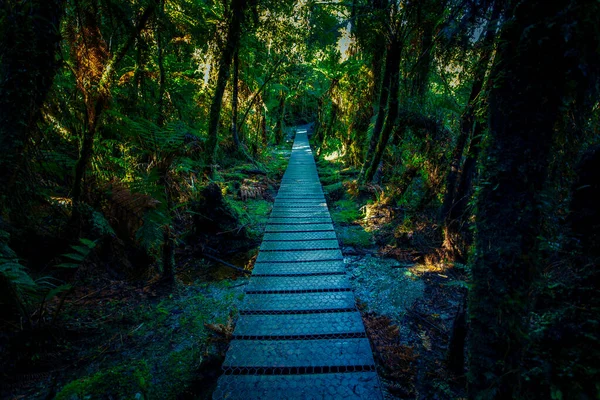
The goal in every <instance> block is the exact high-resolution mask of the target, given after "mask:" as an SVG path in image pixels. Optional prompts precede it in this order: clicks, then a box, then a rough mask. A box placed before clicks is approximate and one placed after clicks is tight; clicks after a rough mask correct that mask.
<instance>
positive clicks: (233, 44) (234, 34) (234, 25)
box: [207, 0, 248, 174]
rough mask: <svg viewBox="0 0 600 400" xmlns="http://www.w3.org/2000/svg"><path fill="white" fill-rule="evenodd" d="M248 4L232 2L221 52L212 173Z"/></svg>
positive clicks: (211, 128) (211, 134)
mask: <svg viewBox="0 0 600 400" xmlns="http://www.w3.org/2000/svg"><path fill="white" fill-rule="evenodd" d="M247 5H248V2H247V0H233V1H232V4H231V19H230V21H229V29H228V31H227V39H226V42H225V48H224V49H223V53H222V54H221V60H220V61H219V73H218V76H217V87H216V88H215V93H214V95H213V99H212V103H211V105H210V115H209V120H208V144H207V146H208V147H207V151H208V164H209V170H210V173H211V174H212V173H213V172H214V170H215V168H216V163H217V145H218V142H219V121H220V119H221V107H222V103H223V93H225V86H227V81H228V80H229V72H230V70H231V62H232V59H233V55H234V53H235V52H236V51H237V49H238V47H239V42H240V37H241V34H242V21H243V19H244V11H245V9H246V6H247Z"/></svg>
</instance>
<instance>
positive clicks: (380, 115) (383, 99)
mask: <svg viewBox="0 0 600 400" xmlns="http://www.w3.org/2000/svg"><path fill="white" fill-rule="evenodd" d="M395 58H398V59H399V58H400V55H399V54H396V49H394V48H393V46H392V44H391V43H390V44H389V45H388V47H387V52H386V57H385V69H384V72H383V80H382V82H381V91H380V95H379V106H378V109H377V119H376V120H375V126H373V132H372V133H371V139H370V140H369V148H368V149H367V154H366V155H365V159H364V161H363V166H362V168H361V170H360V174H359V175H358V180H359V181H363V182H364V181H368V179H366V178H365V175H366V172H367V169H368V168H369V166H370V165H371V160H372V159H373V154H375V150H376V149H377V143H379V138H380V136H381V129H382V128H383V121H384V120H385V114H386V111H387V107H386V106H387V103H388V98H389V97H390V96H389V93H390V82H391V80H392V75H393V64H394V59H395Z"/></svg>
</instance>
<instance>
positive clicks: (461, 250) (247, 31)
mask: <svg viewBox="0 0 600 400" xmlns="http://www.w3.org/2000/svg"><path fill="white" fill-rule="evenodd" d="M599 15H600V3H599V2H598V1H593V0H562V1H552V2H545V1H536V0H523V1H511V0H508V1H500V0H443V1H438V0H416V1H398V2H394V1H389V0H346V1H332V2H329V1H315V0H304V1H279V0H214V1H213V0H127V1H116V0H28V1H18V0H4V1H2V2H1V3H0V149H1V158H0V188H1V189H0V304H1V307H2V308H1V310H2V311H1V319H2V328H1V331H2V333H1V334H0V338H1V339H2V346H1V347H0V348H1V350H2V354H3V356H2V361H1V364H2V365H1V373H2V377H3V378H2V380H4V381H5V382H7V383H8V382H12V384H11V385H12V386H11V385H8V386H7V387H9V388H10V390H14V389H15V387H17V388H18V387H20V386H19V384H16V386H15V384H14V382H13V381H11V379H13V378H14V376H13V375H14V374H21V375H18V376H21V377H22V376H24V375H23V374H25V376H28V377H30V375H31V374H38V373H45V371H46V369H47V368H48V364H55V363H59V364H60V360H61V359H63V355H60V356H59V357H58V358H57V359H52V361H51V362H48V357H49V356H48V354H47V353H48V351H50V350H49V349H53V350H52V352H54V353H56V351H58V350H56V348H55V347H56V346H57V343H59V342H60V343H62V342H61V340H63V339H64V338H65V337H68V336H69V334H73V335H75V336H78V335H87V334H88V333H85V332H82V331H81V329H80V328H81V326H77V324H75V323H74V321H75V319H76V318H78V317H76V316H75V315H77V314H76V310H77V307H78V304H79V303H77V302H76V301H75V300H76V299H80V298H81V296H82V295H83V296H87V295H88V294H89V293H92V292H94V291H96V290H99V289H102V287H103V286H104V282H105V280H107V279H108V280H110V282H115V281H129V282H135V284H134V285H137V286H138V287H147V286H148V285H150V284H152V285H157V286H158V287H160V290H159V294H158V295H157V296H159V298H163V297H165V298H168V297H169V296H171V295H172V293H175V292H176V291H177V290H178V289H177V285H178V282H180V281H181V276H180V274H181V273H182V271H183V270H184V269H185V265H187V264H186V263H187V262H188V260H189V259H190V258H195V259H203V258H204V257H205V256H206V257H209V258H210V257H212V258H215V257H217V259H221V258H225V257H222V254H223V253H224V252H225V251H226V249H230V248H232V247H236V246H238V247H239V246H242V247H244V246H245V247H246V250H247V249H248V248H252V246H254V247H256V246H257V244H258V243H260V229H259V228H260V227H254V228H253V225H252V220H253V218H254V215H255V214H258V213H263V214H265V213H268V207H267V206H264V205H262V203H261V207H262V208H260V207H259V209H257V208H252V207H250V208H248V206H246V205H245V200H246V199H248V198H256V197H257V196H262V195H263V193H264V192H265V190H267V189H266V188H267V186H268V187H270V188H276V185H277V180H278V178H280V176H281V173H282V168H284V167H285V160H282V159H281V157H279V156H278V154H279V153H278V151H283V150H282V149H285V148H286V140H287V139H288V138H289V136H290V135H291V134H293V130H290V127H293V126H297V125H306V124H311V125H308V127H309V129H310V130H311V132H312V139H311V143H312V146H313V150H314V152H315V154H316V156H317V157H318V159H319V160H320V161H319V165H320V167H321V168H322V169H325V170H326V169H327V168H332V167H331V165H332V163H335V165H336V167H335V168H337V169H336V170H335V171H336V172H335V174H334V175H333V177H330V180H329V181H328V182H323V183H324V185H326V186H325V187H326V190H327V191H328V192H330V193H331V196H334V197H335V196H345V198H348V199H350V200H348V202H347V203H346V204H347V208H348V210H347V211H353V210H358V208H359V207H361V206H362V205H364V204H366V203H368V206H369V207H370V209H371V210H379V211H381V210H383V209H385V210H387V212H388V214H389V215H388V216H389V220H388V221H387V222H386V228H385V229H386V231H385V232H386V235H383V236H379V239H378V240H377V241H376V244H377V245H381V246H383V245H385V246H388V247H390V246H391V247H393V248H396V249H405V250H406V249H412V250H414V251H417V252H419V253H420V256H421V257H422V258H423V259H426V260H428V262H430V263H438V264H439V263H443V264H445V265H448V266H449V268H451V269H454V270H456V271H458V272H457V273H460V275H461V276H462V278H463V279H462V280H461V284H460V287H459V291H460V293H461V299H464V300H461V307H460V309H459V310H458V311H457V313H456V315H455V317H454V324H453V329H452V332H451V333H450V335H449V337H448V346H447V354H446V356H445V359H444V365H445V367H444V368H446V369H447V370H448V371H450V372H449V373H450V374H452V375H453V376H456V377H459V379H458V381H461V379H463V380H462V381H461V382H463V383H461V385H463V386H464V387H465V388H468V393H469V396H470V397H472V398H478V399H492V398H499V399H508V398H523V399H533V398H552V399H592V398H600V383H599V382H600V363H599V361H598V360H599V359H600V347H599V345H598V332H600V329H599V324H600V317H599V316H600V303H599V299H600V297H599V294H598V287H599V283H600V282H599V279H600V273H599V271H598V257H599V256H600V236H599V235H600V214H599V208H598V205H599V204H600V188H599V176H600V152H599V149H600V148H599V147H598V146H599V145H600V135H599V126H600V125H599V122H600V121H599V117H600V109H599V102H598V90H599V88H600V86H599V85H600V80H599V78H600V75H599V74H600V24H599V23H598V22H599V20H598V16H599ZM287 146H288V147H287V148H289V143H287ZM278 157H279V158H278ZM231 196H233V197H235V199H232V198H231ZM361 201H362V203H360V202H361ZM263 206H264V207H263ZM355 214H356V216H355V217H356V218H355V219H360V218H367V217H365V216H364V215H362V214H361V215H359V213H358V212H356V213H355ZM352 215H354V214H352ZM240 243H241V244H240ZM236 248H237V247H236ZM221 261H222V260H221ZM196 268H208V267H206V265H204V267H202V266H199V267H196ZM103 279H104V280H103ZM161 296H162V297H161ZM98 332H102V329H99V330H98V331H96V333H93V334H95V335H98V334H100V335H101V333H98ZM89 334H92V333H89ZM63 350H64V349H63ZM61 351H62V350H61ZM64 351H67V350H64ZM67 352H68V351H67ZM59 353H60V352H59ZM60 354H62V353H60ZM64 357H67V356H64ZM39 359H41V360H42V361H43V362H37V361H39ZM44 360H45V361H44ZM57 360H58V361H57ZM36 362H37V364H36ZM32 365H33V367H32ZM69 365H71V364H69ZM214 369H215V370H218V364H217V366H216V367H215V368H214ZM13 380H14V379H13ZM29 380H30V379H29V378H27V381H28V382H29ZM55 385H57V390H58V389H60V385H59V384H58V383H56V384H55ZM21 386H22V385H21ZM107 390H108V389H107ZM151 392H152V391H151V390H149V391H148V394H147V396H150V397H152V393H151ZM48 396H50V397H52V396H53V392H51V394H48ZM165 396H166V395H165ZM169 396H171V395H169ZM172 396H173V398H174V397H175V395H174V394H173V395H172ZM157 398H158V397H157Z"/></svg>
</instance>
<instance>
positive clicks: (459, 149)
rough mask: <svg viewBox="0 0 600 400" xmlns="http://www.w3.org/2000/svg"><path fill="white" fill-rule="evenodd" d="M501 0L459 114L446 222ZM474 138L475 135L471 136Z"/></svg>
mask: <svg viewBox="0 0 600 400" xmlns="http://www.w3.org/2000/svg"><path fill="white" fill-rule="evenodd" d="M500 9H501V2H500V1H495V2H494V4H493V8H492V15H491V19H490V21H489V22H488V24H487V27H486V32H485V36H484V38H483V41H482V43H481V44H482V46H483V49H482V52H481V54H480V56H479V60H478V62H477V64H476V67H475V78H474V80H473V86H471V94H470V96H469V101H468V103H467V106H466V108H465V110H464V112H463V114H462V116H461V121H460V133H459V136H458V140H457V142H456V146H455V147H454V150H453V152H452V156H451V161H450V170H449V171H448V175H447V177H446V193H445V195H444V200H443V203H442V208H441V212H440V220H441V221H442V222H445V223H446V224H448V222H449V221H448V217H449V215H450V210H451V209H452V207H453V206H454V203H455V202H456V195H457V193H456V185H457V183H458V182H457V180H458V170H459V165H460V162H461V160H462V156H463V152H464V148H465V146H466V144H467V142H468V139H469V137H470V136H471V131H472V130H473V124H474V122H475V112H476V111H477V103H478V99H479V98H480V97H481V94H482V92H483V88H484V83H485V76H486V72H487V71H488V65H489V63H490V59H491V57H492V50H493V49H492V47H493V44H494V38H495V37H496V28H497V26H498V18H499V17H500ZM473 139H475V136H473Z"/></svg>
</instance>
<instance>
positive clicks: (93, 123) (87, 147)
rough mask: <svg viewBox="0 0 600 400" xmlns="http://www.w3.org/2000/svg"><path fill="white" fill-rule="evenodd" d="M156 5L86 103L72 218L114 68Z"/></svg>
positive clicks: (116, 55) (121, 49)
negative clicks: (90, 101)
mask: <svg viewBox="0 0 600 400" xmlns="http://www.w3.org/2000/svg"><path fill="white" fill-rule="evenodd" d="M156 7H157V3H151V4H150V5H149V6H148V8H146V10H145V11H144V13H143V14H142V16H141V17H140V19H139V21H138V23H137V24H136V26H135V28H134V31H133V32H132V33H131V35H130V36H129V38H128V39H127V41H126V42H125V43H124V44H123V45H122V46H121V47H120V48H119V49H118V50H117V52H116V53H115V54H114V55H113V56H112V58H111V59H110V60H109V61H108V63H107V64H106V66H105V67H104V71H103V72H102V76H101V78H100V80H99V82H98V91H97V93H96V96H95V97H96V98H95V102H94V104H93V105H92V104H90V105H88V113H87V124H86V128H85V132H84V135H83V140H82V143H81V148H80V151H79V159H78V160H77V163H76V164H75V178H74V182H73V190H72V198H73V205H74V213H73V218H77V217H78V215H79V213H78V210H77V208H78V205H79V202H80V201H81V195H82V183H83V178H84V175H85V170H86V168H87V165H88V163H89V162H90V159H91V157H92V154H93V144H94V137H95V135H96V132H97V128H98V122H99V120H100V116H101V115H102V113H103V112H104V109H105V106H106V104H107V103H108V100H109V98H110V87H111V83H112V79H113V76H114V74H115V68H116V66H117V65H118V64H119V63H120V62H121V60H122V59H123V58H124V57H125V55H126V54H127V51H128V50H129V48H131V46H132V44H133V42H134V41H135V38H136V37H137V36H138V35H139V34H140V32H141V31H142V29H144V27H145V26H146V23H147V22H148V19H149V18H150V16H151V15H152V13H153V12H154V10H155V9H156Z"/></svg>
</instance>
